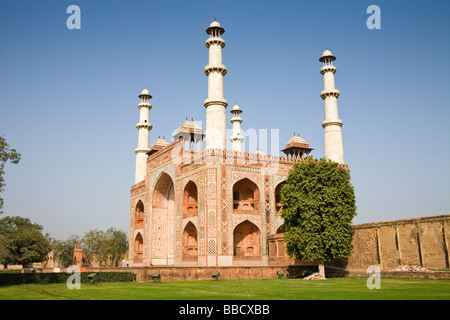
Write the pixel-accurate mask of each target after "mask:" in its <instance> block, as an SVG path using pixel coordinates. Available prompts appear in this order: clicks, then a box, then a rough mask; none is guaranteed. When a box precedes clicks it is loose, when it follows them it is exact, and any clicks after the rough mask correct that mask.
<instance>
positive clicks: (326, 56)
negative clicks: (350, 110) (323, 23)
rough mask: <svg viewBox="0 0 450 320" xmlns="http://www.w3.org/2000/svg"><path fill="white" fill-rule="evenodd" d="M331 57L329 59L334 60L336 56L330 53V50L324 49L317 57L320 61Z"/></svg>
mask: <svg viewBox="0 0 450 320" xmlns="http://www.w3.org/2000/svg"><path fill="white" fill-rule="evenodd" d="M329 59H331V61H334V60H336V57H335V56H333V54H332V53H331V51H330V50H328V49H326V50H325V51H324V52H323V53H322V56H321V57H320V58H319V61H320V62H325V61H326V60H329Z"/></svg>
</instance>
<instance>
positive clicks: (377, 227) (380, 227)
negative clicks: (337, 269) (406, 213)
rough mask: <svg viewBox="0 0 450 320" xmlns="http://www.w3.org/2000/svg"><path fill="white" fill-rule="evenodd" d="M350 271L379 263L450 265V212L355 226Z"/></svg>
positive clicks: (392, 265) (385, 265)
mask: <svg viewBox="0 0 450 320" xmlns="http://www.w3.org/2000/svg"><path fill="white" fill-rule="evenodd" d="M353 230H354V234H353V254H352V255H351V256H350V257H349V258H348V261H347V262H348V263H347V269H348V270H366V269H367V267H368V266H370V265H378V266H380V268H381V269H382V270H389V269H392V268H395V267H397V266H400V265H418V266H423V267H426V268H436V269H446V268H449V257H448V250H449V246H450V242H449V241H450V215H441V216H432V217H422V218H414V219H405V220H394V221H386V222H377V223H368V224H361V225H355V226H354V229H353Z"/></svg>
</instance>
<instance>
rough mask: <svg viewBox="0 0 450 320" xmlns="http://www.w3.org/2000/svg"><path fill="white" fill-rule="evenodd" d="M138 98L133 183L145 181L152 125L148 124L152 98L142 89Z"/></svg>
mask: <svg viewBox="0 0 450 320" xmlns="http://www.w3.org/2000/svg"><path fill="white" fill-rule="evenodd" d="M139 98H140V99H141V102H140V103H139V104H138V108H139V122H138V123H137V124H136V128H137V129H138V134H139V138H138V147H137V148H136V149H135V151H134V152H135V153H136V173H135V178H134V183H137V182H139V181H142V180H144V179H145V169H146V167H147V157H148V153H149V152H150V148H149V145H150V140H149V138H150V130H152V124H151V123H150V109H151V108H152V105H151V103H150V99H151V98H152V96H151V95H150V93H149V92H148V90H147V89H144V90H142V92H141V94H140V95H139Z"/></svg>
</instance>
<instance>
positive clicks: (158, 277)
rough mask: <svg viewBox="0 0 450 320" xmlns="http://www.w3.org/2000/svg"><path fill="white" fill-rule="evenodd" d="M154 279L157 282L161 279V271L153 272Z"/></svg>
mask: <svg viewBox="0 0 450 320" xmlns="http://www.w3.org/2000/svg"><path fill="white" fill-rule="evenodd" d="M152 280H153V281H155V282H159V281H161V275H160V274H159V273H154V274H152Z"/></svg>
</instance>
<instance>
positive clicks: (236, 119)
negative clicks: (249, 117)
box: [230, 117, 242, 123]
mask: <svg viewBox="0 0 450 320" xmlns="http://www.w3.org/2000/svg"><path fill="white" fill-rule="evenodd" d="M230 122H231V123H233V122H239V123H242V118H241V117H232V118H231V119H230Z"/></svg>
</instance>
